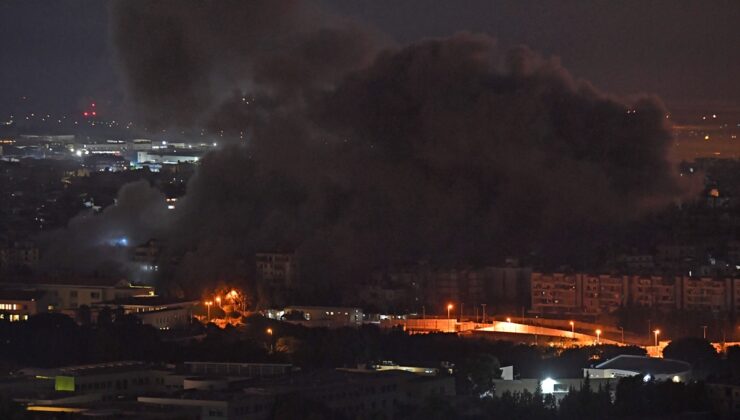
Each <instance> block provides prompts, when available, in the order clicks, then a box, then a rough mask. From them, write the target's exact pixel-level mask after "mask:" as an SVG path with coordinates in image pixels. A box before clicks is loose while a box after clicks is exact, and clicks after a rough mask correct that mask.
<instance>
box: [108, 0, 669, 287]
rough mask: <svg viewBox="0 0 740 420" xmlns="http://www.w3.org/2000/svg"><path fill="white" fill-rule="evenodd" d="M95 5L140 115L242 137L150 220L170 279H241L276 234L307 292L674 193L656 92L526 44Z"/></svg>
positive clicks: (576, 239) (479, 258)
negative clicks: (164, 222) (581, 72)
mask: <svg viewBox="0 0 740 420" xmlns="http://www.w3.org/2000/svg"><path fill="white" fill-rule="evenodd" d="M112 18H113V22H114V33H113V40H114V42H115V44H116V46H117V48H118V52H119V59H120V62H121V65H122V68H123V71H124V74H125V76H126V81H127V85H128V88H129V93H130V98H131V99H132V100H133V101H134V103H135V105H136V107H137V109H138V110H139V111H140V112H141V113H142V115H147V116H154V117H155V122H157V123H158V124H160V125H163V126H166V125H197V124H211V125H214V126H216V127H220V128H221V129H223V130H224V132H225V133H227V134H228V133H231V134H234V135H236V134H238V133H248V136H247V137H248V140H247V141H246V144H244V143H240V144H238V145H232V146H230V147H228V148H227V149H225V150H223V151H221V152H217V153H213V154H211V155H209V156H207V157H206V158H205V159H203V161H202V164H201V167H200V169H199V172H198V174H197V175H196V176H195V178H194V179H193V180H192V181H191V184H190V185H189V186H188V193H187V196H186V197H185V199H184V200H182V201H181V203H180V204H179V206H178V209H177V211H176V212H175V217H176V220H174V221H173V222H174V227H173V228H171V229H168V230H167V232H166V234H165V236H167V238H166V239H167V243H168V244H170V245H171V246H170V252H172V253H173V254H174V256H176V257H177V259H176V261H178V263H177V265H176V266H175V267H173V268H172V270H173V271H172V272H170V274H169V278H170V280H172V281H174V282H176V283H178V284H179V285H181V286H183V287H184V288H185V289H186V290H195V291H197V290H199V289H200V288H201V287H205V286H206V285H207V284H209V283H210V282H217V281H223V280H232V279H239V278H242V279H243V278H246V279H247V280H251V279H249V276H250V274H249V270H248V269H247V268H246V267H250V266H251V261H252V258H253V255H254V253H255V252H258V251H263V250H273V249H283V248H288V249H290V250H295V251H296V252H297V254H298V256H299V257H300V267H301V270H302V274H303V282H304V284H308V285H313V286H315V287H317V288H323V287H328V286H334V285H342V284H352V283H353V282H355V281H357V280H358V279H360V278H362V277H363V276H366V275H367V274H368V273H369V272H370V271H372V270H373V269H376V268H379V267H386V266H388V265H390V264H394V263H398V262H405V261H415V260H419V259H428V260H430V261H431V262H432V263H437V264H458V263H485V262H490V261H493V260H494V259H495V258H496V257H497V256H501V255H504V254H507V253H522V252H529V251H532V250H539V251H540V252H542V253H548V252H550V253H551V254H552V255H561V254H562V255H568V254H577V252H575V251H577V250H580V249H584V248H590V247H592V246H593V244H592V243H591V242H589V241H593V240H595V239H596V240H598V238H595V237H594V236H596V232H599V231H600V230H597V227H599V226H603V225H608V224H613V223H620V222H624V221H627V220H630V219H632V218H634V217H636V216H639V215H640V214H641V213H642V212H644V211H645V210H646V209H651V208H656V207H658V206H662V205H665V204H666V203H668V202H669V201H671V200H672V199H674V198H675V197H676V196H677V195H679V194H680V193H681V188H680V187H679V185H678V184H677V182H676V180H675V178H674V177H673V175H672V170H671V167H670V165H669V163H668V161H667V159H666V149H667V146H668V143H669V139H670V134H669V130H668V129H667V128H666V126H665V117H664V116H665V111H664V110H663V108H662V106H661V105H660V103H659V102H657V101H656V100H654V99H649V98H646V99H643V100H640V101H638V102H637V103H635V104H633V105H630V106H627V105H625V104H622V103H619V102H617V101H615V100H612V99H610V98H608V97H607V96H605V95H603V94H601V93H599V92H598V91H597V90H596V89H594V88H593V87H591V86H590V85H589V84H588V83H585V82H582V81H578V80H575V79H574V78H573V77H572V76H571V75H570V74H569V73H568V72H567V71H566V70H565V69H563V68H562V67H561V66H560V65H559V63H558V62H557V61H556V60H549V59H543V58H541V57H540V56H538V55H537V54H535V53H533V52H531V51H529V50H528V49H526V48H515V49H511V50H508V51H502V50H501V49H499V48H498V47H497V46H496V44H495V42H494V41H493V40H492V39H490V38H488V37H485V36H477V35H470V34H460V35H457V36H454V37H452V38H449V39H435V40H427V41H423V42H418V43H415V44H413V45H408V46H404V47H391V48H387V47H386V48H380V47H376V45H378V44H377V43H375V42H374V41H373V40H374V39H376V38H377V37H375V36H373V35H370V34H369V33H368V32H365V31H363V30H362V29H360V28H359V27H358V26H357V25H354V24H353V23H351V22H348V21H345V20H342V19H340V18H337V17H333V16H328V15H326V14H325V13H323V12H322V11H320V10H318V9H317V8H316V7H314V6H313V5H312V4H311V3H306V2H298V1H286V2H281V1H219V2H207V1H189V0H178V1H158V2H150V1H131V0H126V1H120V2H117V3H116V4H115V6H114V7H113V11H112ZM327 290H328V289H327ZM330 290H341V287H339V288H331V289H330ZM325 296H326V295H325Z"/></svg>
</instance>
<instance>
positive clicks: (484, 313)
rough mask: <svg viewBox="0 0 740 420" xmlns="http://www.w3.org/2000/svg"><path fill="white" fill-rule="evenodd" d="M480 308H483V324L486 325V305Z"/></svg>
mask: <svg viewBox="0 0 740 420" xmlns="http://www.w3.org/2000/svg"><path fill="white" fill-rule="evenodd" d="M480 306H482V307H483V323H484V324H485V323H486V304H485V303H481V305H480Z"/></svg>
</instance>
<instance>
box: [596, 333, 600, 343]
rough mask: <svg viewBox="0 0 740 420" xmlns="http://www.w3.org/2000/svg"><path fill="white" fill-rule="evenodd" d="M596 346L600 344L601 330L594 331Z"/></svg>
mask: <svg viewBox="0 0 740 420" xmlns="http://www.w3.org/2000/svg"><path fill="white" fill-rule="evenodd" d="M596 344H601V330H596Z"/></svg>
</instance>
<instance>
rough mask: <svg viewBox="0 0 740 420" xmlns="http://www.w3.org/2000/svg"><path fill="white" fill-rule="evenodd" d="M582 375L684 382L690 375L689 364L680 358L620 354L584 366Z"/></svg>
mask: <svg viewBox="0 0 740 420" xmlns="http://www.w3.org/2000/svg"><path fill="white" fill-rule="evenodd" d="M583 376H584V377H585V376H588V377H590V378H595V379H598V378H627V377H633V376H641V377H643V378H645V379H646V380H651V379H655V380H660V381H664V380H669V381H673V382H686V381H688V380H689V379H690V377H691V365H690V364H688V363H686V362H682V361H680V360H673V359H664V358H660V357H647V356H633V355H627V354H622V355H619V356H617V357H614V358H612V359H609V360H607V361H605V362H602V363H600V364H598V365H596V366H595V367H592V368H584V369H583Z"/></svg>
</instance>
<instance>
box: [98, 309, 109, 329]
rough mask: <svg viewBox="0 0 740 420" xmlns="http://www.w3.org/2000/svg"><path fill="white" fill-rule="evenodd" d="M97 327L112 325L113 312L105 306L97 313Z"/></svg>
mask: <svg viewBox="0 0 740 420" xmlns="http://www.w3.org/2000/svg"><path fill="white" fill-rule="evenodd" d="M97 322H98V325H110V324H112V323H113V311H111V309H110V308H109V307H107V306H105V307H103V308H102V309H101V310H100V311H98V320H97Z"/></svg>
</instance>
